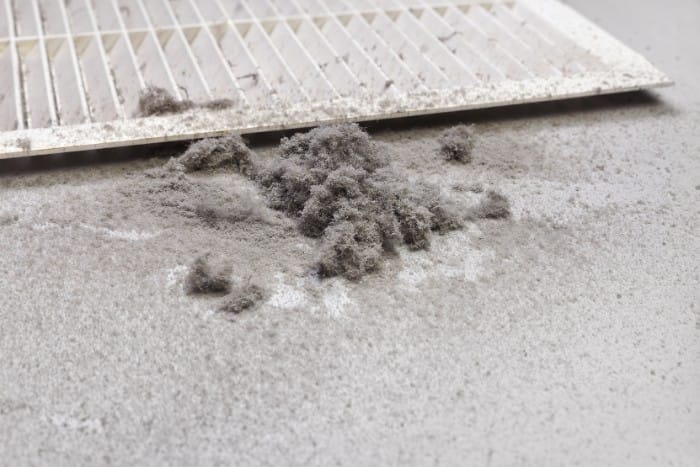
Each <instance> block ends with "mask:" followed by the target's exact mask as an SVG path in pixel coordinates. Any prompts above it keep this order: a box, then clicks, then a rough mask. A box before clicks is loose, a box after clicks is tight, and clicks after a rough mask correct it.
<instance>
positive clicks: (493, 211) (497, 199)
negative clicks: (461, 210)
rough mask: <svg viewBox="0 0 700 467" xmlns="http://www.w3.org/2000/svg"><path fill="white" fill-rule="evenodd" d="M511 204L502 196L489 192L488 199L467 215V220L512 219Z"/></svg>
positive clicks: (487, 193)
mask: <svg viewBox="0 0 700 467" xmlns="http://www.w3.org/2000/svg"><path fill="white" fill-rule="evenodd" d="M510 214H511V213H510V202H509V201H508V198H506V197H505V196H503V195H502V194H500V193H498V192H496V191H493V190H489V191H488V192H486V197H485V198H484V199H483V200H482V201H481V202H480V203H479V204H478V205H477V206H476V207H474V208H472V209H471V210H470V211H469V212H468V213H467V218H468V219H471V220H475V219H507V218H508V217H510Z"/></svg>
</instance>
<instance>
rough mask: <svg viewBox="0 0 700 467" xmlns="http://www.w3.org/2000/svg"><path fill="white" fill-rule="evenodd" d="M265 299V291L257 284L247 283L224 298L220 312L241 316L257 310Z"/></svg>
mask: <svg viewBox="0 0 700 467" xmlns="http://www.w3.org/2000/svg"><path fill="white" fill-rule="evenodd" d="M264 299H265V291H264V290H263V288H262V287H260V286H259V285H257V284H253V283H250V282H249V283H247V284H244V285H241V286H237V287H235V288H234V289H233V290H231V292H230V293H229V294H228V295H227V296H226V297H224V299H223V301H222V303H221V305H220V306H219V311H221V312H224V313H233V314H236V315H237V314H239V313H242V312H244V311H246V310H251V309H253V308H255V307H256V306H257V305H258V304H260V302H262V301H263V300H264Z"/></svg>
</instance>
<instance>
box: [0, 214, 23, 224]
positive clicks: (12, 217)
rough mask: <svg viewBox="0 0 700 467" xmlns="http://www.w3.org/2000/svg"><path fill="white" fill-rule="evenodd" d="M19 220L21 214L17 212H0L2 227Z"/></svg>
mask: <svg viewBox="0 0 700 467" xmlns="http://www.w3.org/2000/svg"><path fill="white" fill-rule="evenodd" d="M17 221H19V216H18V215H17V214H10V213H9V212H0V227H3V226H6V225H10V224H14V223H15V222H17Z"/></svg>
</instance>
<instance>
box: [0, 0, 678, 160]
mask: <svg viewBox="0 0 700 467" xmlns="http://www.w3.org/2000/svg"><path fill="white" fill-rule="evenodd" d="M667 84H670V81H669V79H668V78H667V77H666V76H665V75H664V74H663V73H661V72H660V71H658V70H657V69H656V68H654V67H653V66H652V65H650V64H649V63H648V62H647V61H646V60H645V59H644V58H643V57H641V56H640V55H638V54H636V53H635V52H633V51H631V50H630V49H628V48H627V47H625V46H624V45H622V44H621V43H620V42H618V41H617V40H615V39H613V38H612V37H611V36H609V35H608V34H606V33H605V32H603V31H602V30H600V29H599V28H598V27H596V26H595V25H593V24H592V23H590V22H589V21H587V20H586V19H584V18H583V17H581V16H580V15H579V14H577V13H576V12H574V11H573V10H572V9H571V8H569V7H567V6H565V5H563V4H561V3H559V2H558V1H556V0H515V1H500V0H484V1H476V0H247V1H245V0H0V132H1V133H0V158H9V157H14V156H24V155H39V154H48V153H57V152H66V151H77V150H87V149H97V148H107V147H118V146H128V145H136V144H145V143H155V142H164V141H175V140H189V139H194V138H200V137H205V136H216V135H222V134H225V133H228V132H232V131H235V132H240V133H253V132H263V131H271V130H279V129H289V128H299V127H307V126H313V125H318V124H322V123H331V122H339V121H348V120H353V121H362V120H375V119H386V118H396V117H404V116H409V115H420V114H431V113H438V112H449V111H457V110H464V109H474V108H483V107H494V106H502V105H510V104H517V103H526V102H535V101H547V100H554V99H562V98H570V97H578V96H588V95H595V94H603V93H613V92H622V91H630V90H638V89H643V88H650V87H655V86H662V85H667ZM147 86H156V87H159V88H163V89H165V90H166V91H167V92H169V93H170V94H171V95H172V96H174V97H175V98H176V99H178V100H191V101H193V102H197V103H206V102H210V101H212V100H215V99H228V100H229V101H230V103H231V104H232V105H230V106H209V107H210V108H207V107H205V106H198V107H197V108H196V109H190V110H187V111H184V112H181V113H178V114H173V115H167V116H157V117H147V118H143V117H142V116H140V115H139V94H140V92H141V91H142V90H143V89H144V88H146V87H147ZM219 107H225V108H219Z"/></svg>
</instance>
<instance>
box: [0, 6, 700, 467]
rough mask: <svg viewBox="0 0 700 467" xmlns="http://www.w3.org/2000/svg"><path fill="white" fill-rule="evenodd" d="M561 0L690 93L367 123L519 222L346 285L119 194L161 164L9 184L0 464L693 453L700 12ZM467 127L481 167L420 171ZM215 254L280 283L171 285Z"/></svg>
mask: <svg viewBox="0 0 700 467" xmlns="http://www.w3.org/2000/svg"><path fill="white" fill-rule="evenodd" d="M569 3H570V4H572V5H573V6H575V7H576V8H578V9H579V10H580V11H582V12H583V13H584V14H586V15H587V16H589V17H590V18H593V19H594V20H595V21H596V22H597V23H599V24H600V25H601V26H603V27H605V28H606V29H608V30H609V31H611V32H612V33H613V34H615V35H616V36H617V37H618V38H620V39H622V40H623V41H625V42H626V43H628V44H629V45H631V46H632V47H634V48H635V49H637V50H639V51H642V52H644V53H645V54H646V55H647V56H648V57H649V58H650V59H651V60H652V61H653V62H654V63H655V64H656V65H658V66H659V67H661V68H662V69H663V70H665V71H667V72H668V73H669V74H670V75H671V76H672V77H673V78H674V79H675V80H676V82H677V85H676V86H675V87H674V88H671V89H665V90H662V91H660V92H658V93H653V94H651V95H644V94H635V95H626V96H617V97H604V98H596V99H587V100H580V101H573V102H568V103H559V104H547V105H537V106H527V107H521V108H516V109H502V110H498V111H484V112H476V113H467V114H461V115H459V116H458V117H451V119H444V118H443V119H435V120H432V121H430V122H425V121H423V122H421V121H417V122H413V123H412V124H408V125H414V126H413V127H409V128H403V129H391V128H383V129H380V128H378V129H376V130H375V132H374V135H375V137H376V138H377V139H378V140H380V141H384V142H386V143H388V144H390V145H391V147H392V148H394V150H395V151H396V157H397V158H401V160H400V161H398V162H397V163H398V164H400V165H402V166H403V167H404V168H406V169H407V170H413V171H415V173H416V174H418V175H419V176H420V177H422V178H425V179H428V180H431V181H434V182H438V183H444V182H447V184H452V183H458V182H460V183H461V182H468V183H472V182H478V183H482V184H483V185H485V186H487V187H491V186H492V187H497V188H499V189H500V190H502V191H503V192H504V193H505V194H507V196H508V197H509V198H510V199H511V200H512V203H513V213H514V216H513V219H512V220H510V221H507V222H500V223H499V222H480V223H477V224H474V225H471V226H469V228H468V229H467V230H465V231H463V232H456V233H453V234H450V235H447V236H444V237H438V238H436V239H435V241H434V244H433V248H432V249H431V251H429V252H424V253H410V252H406V251H402V252H401V256H400V258H399V259H396V260H393V261H391V262H389V264H387V266H386V268H385V269H384V271H382V273H380V274H378V275H376V276H372V277H370V278H368V279H366V280H365V281H363V282H361V283H358V284H353V283H348V282H345V281H342V280H331V281H327V282H324V283H321V284H319V283H313V282H312V281H310V279H308V278H306V277H304V276H303V271H300V270H298V268H297V266H295V264H296V263H293V262H286V263H285V258H291V257H293V256H295V255H299V256H300V257H306V256H310V255H312V253H313V251H312V250H313V244H312V243H308V242H307V243H305V241H304V240H303V239H297V238H294V239H292V240H293V241H290V240H289V239H287V240H285V239H284V238H283V236H280V237H279V238H277V237H274V235H276V234H275V232H274V231H271V232H272V233H271V234H270V235H271V238H270V240H269V241H268V242H267V243H266V241H265V240H264V239H263V240H259V239H255V241H253V240H251V237H254V236H255V234H254V233H251V232H247V233H246V232H242V233H241V232H238V233H236V234H231V235H228V236H227V237H226V238H223V239H222V238H218V237H217V236H216V232H213V233H212V232H210V231H206V230H203V229H201V228H198V227H193V226H191V225H183V226H177V225H168V224H163V223H158V222H157V221H154V220H152V219H150V217H149V216H147V215H146V214H145V213H139V212H130V213H129V216H126V215H125V214H124V213H122V212H121V209H122V208H123V205H121V204H116V202H115V204H114V205H111V204H110V203H111V200H112V199H116V198H114V197H115V196H116V194H115V193H116V192H115V191H114V187H115V186H118V185H119V183H121V182H122V181H123V180H126V179H128V178H129V177H132V176H133V174H134V173H138V172H139V171H141V170H142V169H143V168H145V167H150V166H153V165H156V164H159V163H161V162H162V161H153V160H146V161H127V162H119V163H115V164H109V165H97V166H95V165H91V166H89V167H73V168H67V169H62V170H53V171H46V170H43V169H42V168H41V167H38V166H36V165H34V164H36V162H23V163H22V164H24V165H25V170H22V171H21V173H20V174H15V175H12V174H8V175H5V176H3V177H2V178H0V252H1V253H0V464H2V465H100V464H115V465H151V464H155V465H157V464H174V465H192V464H202V465H211V464H226V465H324V466H325V465H333V464H338V465H398V464H401V465H432V464H436V465H629V466H639V465H698V463H699V462H700V444H699V443H698V440H700V303H698V298H700V292H699V290H700V267H699V265H700V241H699V238H698V232H700V208H699V206H700V203H699V201H700V80H698V76H700V47H699V46H698V45H697V44H700V28H698V24H700V3H698V2H697V1H694V0H675V1H673V2H661V1H652V0H646V1H638V2H634V4H632V3H630V2H627V1H625V0H608V1H590V0H587V1H584V0H577V1H570V2H569ZM458 121H465V122H474V123H476V131H477V133H478V144H477V150H476V155H475V157H476V160H475V163H474V164H473V165H472V166H470V167H468V168H454V167H447V168H446V167H445V166H444V165H443V164H440V163H437V162H436V161H435V160H434V159H431V158H430V157H421V153H420V151H427V153H428V154H429V149H430V148H431V147H433V145H434V142H435V136H436V135H437V134H438V133H439V132H440V131H441V130H442V129H443V128H445V127H447V126H450V125H452V124H455V123H457V122H458ZM262 149H263V152H264V150H265V148H262ZM15 168H16V167H15ZM105 193H106V195H102V194H105ZM115 219H119V222H115ZM115 223H116V224H117V227H115ZM183 232H185V233H186V234H185V233H183ZM193 239H194V240H193ZM188 242H189V243H188ZM217 242H218V243H217ZM246 242H247V243H246ZM256 242H257V243H256ZM223 243H225V244H226V248H227V249H228V250H227V251H229V252H231V254H237V255H239V256H237V258H239V259H240V267H241V268H247V269H246V272H251V271H252V270H260V271H266V272H269V273H270V274H272V273H274V280H271V283H270V287H271V289H272V290H271V294H272V297H271V299H270V300H269V301H268V303H266V304H265V305H264V306H262V307H261V308H260V309H258V310H256V311H254V312H251V313H248V314H246V315H243V316H241V317H239V318H236V319H235V320H230V319H227V318H226V317H223V316H221V315H220V314H216V313H214V312H212V306H213V305H212V302H209V301H206V300H205V301H201V300H193V299H191V298H188V297H186V296H185V295H184V294H183V293H182V289H181V280H182V276H183V274H184V271H185V270H186V269H185V265H186V264H187V262H188V261H190V260H191V258H192V255H193V254H194V252H195V251H197V250H198V249H199V248H201V247H202V246H206V245H208V244H211V245H215V244H216V245H218V244H223ZM241 244H243V245H246V247H245V248H243V247H240V246H239V245H241ZM261 251H266V252H273V254H271V255H261V254H260V252H261ZM246 255H247V256H246ZM268 256H269V257H268ZM278 256H279V258H277V257H278ZM275 271H276V272H275Z"/></svg>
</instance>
